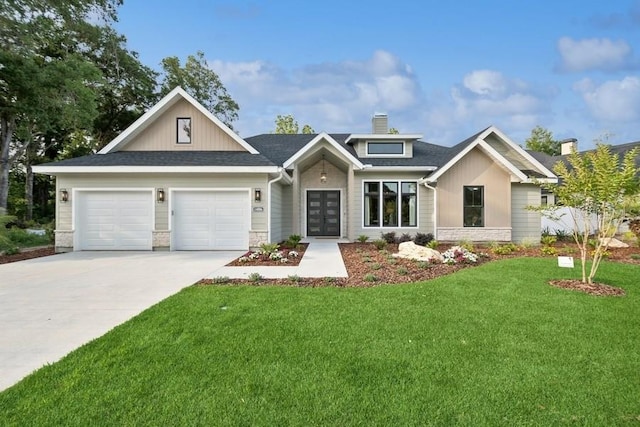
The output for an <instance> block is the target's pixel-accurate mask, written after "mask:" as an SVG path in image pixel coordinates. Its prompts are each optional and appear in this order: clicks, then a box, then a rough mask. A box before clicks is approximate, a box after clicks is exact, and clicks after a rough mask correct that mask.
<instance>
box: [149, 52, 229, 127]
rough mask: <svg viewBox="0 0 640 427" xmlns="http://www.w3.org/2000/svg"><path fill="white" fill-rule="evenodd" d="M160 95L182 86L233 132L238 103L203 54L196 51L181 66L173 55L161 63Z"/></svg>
mask: <svg viewBox="0 0 640 427" xmlns="http://www.w3.org/2000/svg"><path fill="white" fill-rule="evenodd" d="M161 64H162V70H163V73H162V83H161V85H160V86H161V87H160V94H161V96H165V95H166V94H168V93H169V92H171V91H172V90H173V89H174V88H176V87H177V86H180V87H182V89H184V90H185V91H186V92H187V93H188V94H189V95H191V96H193V97H194V98H195V99H196V100H197V101H198V102H199V103H201V104H202V105H203V106H204V107H205V108H206V109H207V110H209V111H210V112H211V113H213V114H214V115H215V116H216V117H217V118H219V119H220V120H221V121H222V122H223V123H224V124H225V125H227V126H228V127H229V128H231V129H233V122H234V121H235V120H237V119H238V110H239V108H240V107H239V106H238V104H237V103H236V102H235V101H234V100H233V99H232V98H231V96H230V95H229V93H228V92H227V89H226V88H225V87H224V85H223V84H222V82H221V81H220V77H218V75H217V74H216V73H215V72H214V71H213V70H212V69H211V68H209V66H208V65H207V61H206V60H205V57H204V53H203V52H202V51H198V52H197V53H196V54H195V55H189V56H188V57H187V61H186V62H185V64H184V67H183V66H181V65H180V60H179V59H178V57H176V56H170V57H167V58H164V59H163V60H162V63H161Z"/></svg>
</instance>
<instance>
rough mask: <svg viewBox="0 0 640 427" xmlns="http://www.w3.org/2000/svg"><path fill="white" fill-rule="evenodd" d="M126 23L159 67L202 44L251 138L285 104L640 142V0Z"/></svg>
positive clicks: (331, 114)
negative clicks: (162, 62)
mask: <svg viewBox="0 0 640 427" xmlns="http://www.w3.org/2000/svg"><path fill="white" fill-rule="evenodd" d="M151 4H153V6H152V7H150V6H151ZM116 28H117V29H118V30H119V31H120V32H121V33H123V34H124V35H125V36H126V37H127V39H128V42H129V48H130V49H133V50H135V51H137V52H138V53H139V54H140V59H141V60H142V62H143V63H145V64H146V65H148V66H151V67H153V68H155V69H159V64H160V61H161V60H162V58H164V57H167V56H178V57H179V58H181V60H184V59H186V57H187V56H188V55H190V54H194V53H195V52H196V51H198V50H202V51H203V52H204V53H205V55H206V58H207V61H208V63H209V65H210V67H211V68H212V69H213V70H214V71H215V72H216V73H218V75H219V76H220V78H221V80H222V82H223V84H224V85H225V87H226V88H227V90H228V91H229V93H230V94H231V96H232V97H233V98H234V99H235V100H236V101H237V102H238V103H239V104H240V111H239V116H240V118H239V120H238V121H237V122H236V123H235V125H234V127H235V128H236V130H237V131H238V132H239V133H240V135H241V136H243V137H248V136H252V135H255V134H259V133H268V132H272V131H273V130H274V128H275V125H274V119H275V117H276V116H277V115H278V114H293V115H294V116H295V118H296V119H297V120H298V122H299V124H300V126H301V127H302V125H303V124H309V125H311V126H312V127H313V128H314V129H315V130H316V131H317V132H319V131H327V132H357V133H364V132H369V131H370V128H371V117H372V115H373V114H374V113H387V114H388V115H389V125H390V126H392V127H395V128H397V129H399V130H400V131H401V132H402V133H420V134H422V135H424V137H423V140H425V141H428V142H432V143H436V144H442V145H453V144H455V143H457V142H460V141H461V140H463V139H465V138H466V137H468V136H470V135H472V134H474V133H476V132H478V131H479V130H481V129H483V128H485V127H487V126H489V125H491V124H493V125H496V126H497V127H499V128H500V129H502V130H503V131H504V132H505V133H506V134H507V135H508V136H509V137H511V138H512V139H513V140H514V141H515V142H517V143H520V144H524V140H525V139H526V138H527V137H528V136H529V134H530V132H531V129H532V128H533V127H534V126H536V125H538V124H539V125H542V126H544V127H546V128H548V129H549V130H551V131H552V132H553V134H554V137H556V138H557V139H563V138H569V137H575V138H578V140H579V147H580V149H585V148H590V147H593V145H594V142H593V141H594V140H595V139H598V138H601V137H603V135H605V134H606V135H609V137H608V138H609V142H610V143H614V144H620V143H624V142H631V141H637V140H640V53H639V52H638V51H639V50H640V0H616V1H593V0H583V1H574V0H564V1H555V2H551V1H540V2H519V1H506V0H505V1H498V0H493V1H448V2H446V1H445V2H443V1H431V0H423V1H404V0H398V1H385V2H382V1H377V0H373V1H367V2H358V1H355V2H349V1H344V0H343V1H334V0H326V1H323V2H297V1H296V2H294V1H289V0H287V1H249V2H246V1H242V0H240V1H233V2H231V1H206V0H182V1H180V2H168V1H157V2H153V3H150V2H148V1H143V0H125V2H124V5H123V6H122V7H121V8H120V10H119V22H118V23H117V25H116Z"/></svg>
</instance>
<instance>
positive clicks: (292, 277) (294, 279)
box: [287, 274, 302, 283]
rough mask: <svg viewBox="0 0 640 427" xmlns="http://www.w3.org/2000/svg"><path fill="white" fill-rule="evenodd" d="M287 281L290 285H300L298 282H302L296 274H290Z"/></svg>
mask: <svg viewBox="0 0 640 427" xmlns="http://www.w3.org/2000/svg"><path fill="white" fill-rule="evenodd" d="M287 279H289V281H290V282H292V283H300V280H302V279H301V278H300V276H298V275H297V274H290V275H289V276H287Z"/></svg>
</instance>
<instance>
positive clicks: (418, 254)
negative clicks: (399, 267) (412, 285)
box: [393, 242, 443, 262]
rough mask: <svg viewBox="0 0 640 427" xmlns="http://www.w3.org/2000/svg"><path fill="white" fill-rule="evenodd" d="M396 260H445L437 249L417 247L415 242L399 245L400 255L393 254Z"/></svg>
mask: <svg viewBox="0 0 640 427" xmlns="http://www.w3.org/2000/svg"><path fill="white" fill-rule="evenodd" d="M393 256H394V257H396V258H407V259H414V260H416V261H432V260H433V261H438V262H442V260H443V258H442V255H441V254H440V252H438V251H436V250H435V249H431V248H426V247H424V246H420V245H416V244H415V243H413V242H403V243H400V244H399V245H398V253H397V254H393Z"/></svg>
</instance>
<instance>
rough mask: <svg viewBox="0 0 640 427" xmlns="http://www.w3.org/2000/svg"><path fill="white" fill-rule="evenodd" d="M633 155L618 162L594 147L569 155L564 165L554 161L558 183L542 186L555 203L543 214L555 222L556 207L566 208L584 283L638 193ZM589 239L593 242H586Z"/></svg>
mask: <svg viewBox="0 0 640 427" xmlns="http://www.w3.org/2000/svg"><path fill="white" fill-rule="evenodd" d="M637 155H638V150H637V149H634V150H631V151H629V152H627V154H626V155H625V156H624V158H623V159H622V161H620V158H619V156H618V155H617V154H615V153H611V150H610V148H609V146H608V145H605V144H598V145H597V148H596V149H595V150H593V151H589V152H587V153H584V154H579V153H577V152H573V153H572V154H570V155H569V157H568V164H565V163H564V162H558V163H557V164H556V165H555V166H554V168H553V170H554V172H555V173H556V175H557V176H558V177H559V178H560V182H559V184H553V185H551V184H544V185H543V186H544V187H546V188H547V189H549V190H551V191H552V192H553V193H554V195H555V198H556V201H557V202H558V205H556V206H551V207H549V206H545V207H544V208H545V210H542V212H543V215H546V216H549V217H551V218H554V219H557V215H556V213H557V210H558V209H559V208H560V205H563V206H566V207H569V212H570V215H571V219H572V221H573V238H574V240H575V241H576V244H577V245H578V248H579V250H580V260H581V266H582V281H583V282H585V283H592V282H593V278H594V277H595V275H596V272H597V271H598V267H599V266H600V261H601V260H602V256H603V254H604V253H605V251H606V250H607V248H608V246H609V241H610V239H611V238H612V237H613V236H614V235H615V233H616V232H617V230H618V227H619V226H620V223H621V222H622V220H623V219H624V218H625V216H626V214H627V212H628V210H629V208H630V207H632V205H633V204H634V203H636V200H637V198H636V196H637V194H638V193H639V192H640V185H639V183H638V174H639V173H640V169H639V168H636V166H635V158H636V156H637ZM593 215H595V216H596V218H597V228H596V229H592V225H591V217H592V216H593ZM592 236H593V237H594V239H592V240H590V239H591V237H592ZM592 247H593V249H592V252H591V258H592V262H591V268H590V271H589V274H587V265H586V261H587V256H588V255H589V253H590V250H591V248H592Z"/></svg>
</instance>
